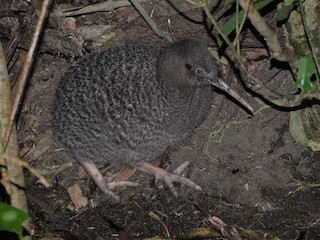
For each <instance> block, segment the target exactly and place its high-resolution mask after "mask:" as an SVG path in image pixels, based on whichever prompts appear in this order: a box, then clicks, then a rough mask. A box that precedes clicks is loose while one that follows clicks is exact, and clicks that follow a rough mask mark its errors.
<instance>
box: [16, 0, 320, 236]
mask: <svg viewBox="0 0 320 240" xmlns="http://www.w3.org/2000/svg"><path fill="white" fill-rule="evenodd" d="M40 2H41V1H39V3H40ZM155 2H156V3H155ZM74 5H75V4H74V3H68V4H61V3H59V4H58V1H56V2H55V5H54V8H55V9H61V8H63V7H64V8H65V7H71V6H74ZM144 6H145V8H146V10H147V11H148V12H151V11H153V15H152V18H153V20H154V21H155V22H156V23H157V24H158V26H159V27H160V28H161V29H164V30H168V19H170V23H171V24H170V28H171V29H170V30H171V32H172V34H173V35H174V37H175V38H177V39H183V38H192V39H197V40H199V41H201V42H204V43H205V44H207V45H208V46H210V47H213V48H214V49H217V48H216V47H215V45H214V42H213V40H212V38H211V37H210V35H209V33H208V31H209V30H208V29H210V28H208V27H206V26H205V24H204V23H203V19H204V17H203V16H204V15H203V13H202V11H201V9H195V8H191V7H190V5H189V6H188V5H187V4H182V5H181V8H182V9H183V14H178V13H177V12H175V11H173V10H172V9H171V8H170V7H169V6H168V4H167V3H165V1H148V2H146V3H144ZM28 7H31V6H27V8H28ZM39 7H40V6H38V8H39ZM183 15H184V16H183ZM36 16H37V12H36V11H34V12H33V13H32V14H30V15H28V16H27V17H26V19H27V20H28V23H29V24H27V26H25V29H24V33H23V38H22V39H21V43H20V44H19V45H20V52H23V49H24V48H25V49H27V48H28V45H27V44H28V43H29V39H30V38H31V36H32V33H33V29H34V26H35V23H36V20H37V17H36ZM52 16H54V14H53V15H52ZM272 18H273V17H272V13H271V14H270V16H269V19H272ZM53 20H54V21H49V24H48V26H47V27H46V30H45V35H44V37H43V40H42V43H41V46H40V51H39V52H38V53H37V58H36V62H35V66H34V69H33V72H32V75H31V78H30V81H29V84H28V87H27V91H26V96H25V99H24V103H23V106H22V109H21V113H20V115H19V118H18V124H17V125H18V129H19V130H18V134H19V145H20V149H21V157H22V158H23V159H24V160H26V161H28V162H29V163H30V164H31V165H32V166H33V167H34V168H36V169H38V170H39V171H40V172H41V173H42V174H43V175H44V176H45V177H46V178H48V179H49V180H50V181H51V182H52V184H53V186H52V187H51V188H48V189H46V188H44V187H43V186H42V185H41V184H39V183H38V182H37V179H36V178H35V177H34V176H31V175H30V174H29V173H28V172H26V190H27V195H28V204H29V209H30V215H31V216H32V219H33V221H32V227H33V229H34V239H39V238H44V236H46V237H48V238H46V239H54V237H56V238H59V239H83V240H84V239H143V238H147V237H153V236H162V237H167V236H168V235H169V234H170V236H178V235H179V234H182V233H187V232H190V231H192V230H195V229H197V228H208V229H209V228H214V227H213V225H212V223H211V221H210V219H212V217H218V218H220V219H221V220H222V221H223V222H224V223H225V224H227V225H228V227H227V228H231V227H237V228H239V229H240V230H241V229H247V230H248V229H250V230H252V231H254V232H256V231H262V232H265V233H270V234H271V233H272V234H274V235H275V236H278V237H279V238H280V239H291V240H292V239H300V240H302V239H320V209H319V203H320V200H319V199H320V190H319V188H312V187H308V186H307V184H308V183H317V182H318V183H319V182H320V161H319V157H320V156H319V153H316V152H312V151H311V150H310V149H309V148H306V147H303V146H300V145H299V144H297V143H296V142H295V140H294V139H293V138H292V136H291V134H290V132H289V117H290V113H289V112H288V111H286V110H285V109H275V108H271V107H270V106H267V105H265V104H263V103H262V101H260V100H259V99H258V98H253V97H252V96H251V95H249V94H246V92H245V91H244V90H243V87H242V85H241V84H240V83H239V81H238V80H236V78H235V77H234V74H232V73H231V70H230V69H228V67H221V68H222V69H223V75H222V76H223V79H224V80H225V81H226V82H228V84H230V86H231V87H232V88H233V89H234V90H235V91H237V92H239V93H240V94H241V95H242V96H243V97H244V98H246V99H247V101H248V102H250V104H251V105H252V106H253V108H254V109H255V112H254V115H250V114H248V112H246V111H245V110H243V109H242V108H241V107H240V106H239V105H237V103H236V102H233V101H232V100H231V99H230V98H226V96H225V95H223V94H221V93H217V94H216V96H215V99H214V102H213V103H212V113H211V114H210V116H209V117H208V119H207V120H206V121H205V122H204V123H203V124H202V125H201V126H199V127H198V128H197V129H196V131H195V132H194V135H193V138H192V141H191V142H190V144H188V145H186V146H181V147H180V148H179V149H178V150H177V151H174V152H173V153H171V154H164V156H162V157H161V159H160V161H159V162H160V163H161V165H162V167H164V168H167V169H170V170H173V169H175V167H177V166H178V165H179V164H181V163H183V162H184V161H186V160H188V161H190V162H191V167H190V168H189V171H188V173H186V174H188V176H189V177H190V178H191V179H192V180H194V181H195V182H196V183H197V184H198V185H200V186H201V187H202V188H203V190H204V192H203V193H198V192H195V191H193V190H191V189H186V188H184V187H182V188H180V186H178V185H177V189H178V192H179V193H180V196H179V197H178V198H176V197H174V196H173V195H172V194H171V192H170V191H169V190H168V188H167V187H166V186H163V185H162V183H158V184H155V183H154V179H152V178H151V177H150V176H148V175H145V174H143V173H140V172H136V173H135V174H134V175H133V176H132V177H131V178H130V180H132V181H136V182H139V183H140V184H141V186H139V187H137V188H124V187H123V188H118V189H115V192H116V193H117V194H118V195H119V196H120V197H121V202H119V203H115V202H113V201H112V200H111V199H109V198H108V197H107V196H105V195H103V194H102V193H101V192H100V191H99V190H98V189H97V188H96V187H95V185H94V184H93V182H92V181H91V180H90V179H89V177H88V176H87V175H86V174H85V173H84V171H83V170H82V168H81V167H80V165H79V164H78V163H77V162H76V160H74V159H73V158H72V157H70V156H69V155H68V154H67V153H65V152H64V151H59V149H58V147H57V145H56V144H55V143H54V142H53V138H52V127H51V123H50V120H51V110H52V106H53V99H54V92H55V89H56V86H57V84H58V82H59V79H60V77H61V76H62V74H63V72H64V71H65V70H66V69H67V68H68V67H69V66H71V65H72V64H75V63H76V61H77V59H79V58H81V57H82V55H86V54H88V52H98V51H103V49H106V48H109V47H112V46H115V45H120V44H123V43H139V44H151V45H166V44H168V42H166V40H164V39H161V38H159V37H158V36H157V35H156V34H155V33H154V32H153V31H152V29H151V28H150V27H149V26H148V25H147V24H146V22H145V21H144V20H143V18H142V17H141V16H140V15H139V13H138V12H137V11H136V10H135V9H134V8H133V7H130V6H129V7H123V8H119V9H116V10H114V11H108V12H95V13H91V14H86V15H80V16H75V17H59V18H55V19H54V18H53ZM52 22H53V23H52ZM279 31H280V30H279ZM24 36H29V37H24ZM242 41H243V42H242V51H243V52H244V53H245V54H244V55H245V56H244V60H245V62H246V64H247V66H248V67H249V69H250V72H252V73H254V74H255V75H256V76H258V77H260V79H261V80H262V81H264V82H267V83H268V84H269V85H270V86H272V87H275V88H277V89H280V90H282V89H283V91H291V92H293V89H291V83H292V81H293V77H292V75H291V74H290V72H289V71H287V70H283V69H280V68H279V67H277V65H276V64H274V63H273V62H270V61H269V58H268V55H267V54H266V52H265V51H264V49H265V46H264V43H263V42H261V41H259V40H257V39H256V38H255V34H254V31H251V30H250V29H247V30H246V34H244V35H243V36H242ZM23 46H24V47H23ZM19 67H20V66H19V65H18V62H17V63H16V65H15V66H14V67H12V68H11V69H10V76H11V77H14V76H15V73H16V71H17V69H18V68H19ZM101 167H106V168H107V171H108V174H110V173H116V172H117V171H119V170H121V173H122V176H126V175H128V174H129V175H130V174H131V173H132V171H130V169H119V167H117V166H103V165H102V166H101ZM72 190H75V191H72ZM75 195H76V196H78V197H76V196H75ZM77 199H78V200H79V199H80V203H79V202H77ZM99 237H100V238H99ZM212 239H213V238H212Z"/></svg>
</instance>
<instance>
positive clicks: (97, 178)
mask: <svg viewBox="0 0 320 240" xmlns="http://www.w3.org/2000/svg"><path fill="white" fill-rule="evenodd" d="M77 160H78V162H79V163H80V164H81V166H82V167H83V168H84V170H86V172H87V173H88V175H89V176H90V177H91V179H92V180H93V181H94V182H95V184H96V185H97V187H98V188H99V189H100V190H101V191H102V192H104V193H105V194H106V195H108V196H110V197H112V198H113V199H114V200H116V201H119V197H118V196H117V195H116V194H115V193H114V192H113V191H111V189H112V188H114V187H119V186H130V187H137V186H139V183H134V182H130V181H118V182H115V181H112V182H107V181H106V180H105V179H104V177H103V176H102V174H101V173H100V171H99V169H98V168H97V166H96V165H95V164H94V162H92V161H87V160H81V159H77Z"/></svg>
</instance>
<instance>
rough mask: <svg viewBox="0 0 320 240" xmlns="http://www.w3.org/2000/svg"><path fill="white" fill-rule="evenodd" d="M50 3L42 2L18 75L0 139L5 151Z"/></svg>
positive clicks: (50, 0) (49, 1)
mask: <svg viewBox="0 0 320 240" xmlns="http://www.w3.org/2000/svg"><path fill="white" fill-rule="evenodd" d="M51 2H52V0H44V1H43V4H42V9H41V13H40V16H39V20H38V22H37V26H36V29H35V31H34V35H33V38H32V42H31V45H30V48H29V51H28V54H27V56H26V59H25V62H24V64H23V68H22V72H21V75H20V78H19V82H18V87H17V92H16V96H15V99H14V103H13V106H12V111H11V114H10V118H9V123H8V126H7V129H6V132H5V134H4V137H3V139H2V142H3V145H4V148H5V149H6V148H7V145H8V141H9V138H10V133H11V131H12V126H13V124H14V120H15V118H16V115H17V111H18V107H19V104H20V100H21V98H22V95H23V92H24V89H25V85H26V82H27V79H28V76H29V74H30V72H31V66H32V64H33V60H34V57H33V54H34V52H35V49H36V47H37V45H38V42H39V37H40V35H41V33H42V30H43V26H44V23H45V19H46V17H47V15H48V11H49V10H48V9H49V7H50V5H51Z"/></svg>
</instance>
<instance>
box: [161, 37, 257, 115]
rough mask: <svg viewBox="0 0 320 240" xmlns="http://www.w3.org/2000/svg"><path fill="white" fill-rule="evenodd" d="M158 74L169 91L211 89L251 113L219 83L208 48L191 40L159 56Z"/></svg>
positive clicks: (179, 42) (178, 44) (175, 45)
mask: <svg viewBox="0 0 320 240" xmlns="http://www.w3.org/2000/svg"><path fill="white" fill-rule="evenodd" d="M159 70H160V74H161V75H162V78H163V81H165V82H166V85H167V86H168V87H172V88H176V89H179V90H181V91H184V90H188V89H193V88H194V87H209V86H214V87H216V88H219V89H221V90H222V91H224V92H225V93H227V94H228V95H230V96H231V97H233V98H234V99H235V100H237V101H238V102H240V103H241V104H242V105H243V106H244V107H246V108H247V109H248V110H249V111H250V112H252V111H253V109H252V107H251V106H250V105H249V104H248V103H247V102H246V101H245V100H244V99H243V98H242V97H241V96H239V95H238V94H237V93H236V92H235V91H233V90H232V89H231V88H230V87H229V86H228V85H227V84H226V83H225V82H224V81H222V79H220V78H219V77H218V67H217V65H216V63H215V60H214V59H213V57H212V55H211V53H210V52H209V50H208V48H207V46H205V45H204V44H201V43H199V42H197V41H194V40H181V41H178V42H176V43H174V44H173V45H172V46H171V47H168V48H166V49H165V50H164V51H163V52H162V54H161V55H160V60H159Z"/></svg>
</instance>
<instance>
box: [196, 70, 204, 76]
mask: <svg viewBox="0 0 320 240" xmlns="http://www.w3.org/2000/svg"><path fill="white" fill-rule="evenodd" d="M196 74H197V75H198V76H202V75H203V74H204V70H203V69H202V68H197V69H196Z"/></svg>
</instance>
